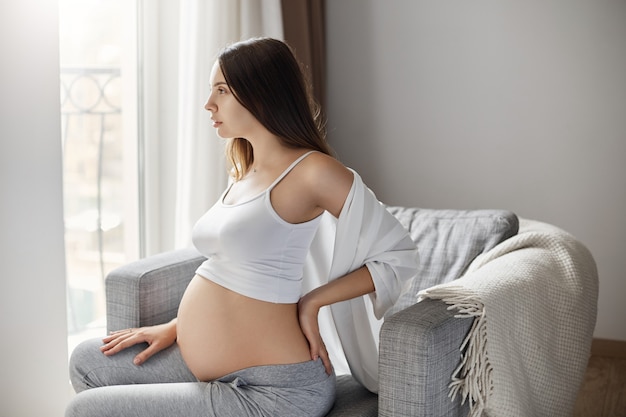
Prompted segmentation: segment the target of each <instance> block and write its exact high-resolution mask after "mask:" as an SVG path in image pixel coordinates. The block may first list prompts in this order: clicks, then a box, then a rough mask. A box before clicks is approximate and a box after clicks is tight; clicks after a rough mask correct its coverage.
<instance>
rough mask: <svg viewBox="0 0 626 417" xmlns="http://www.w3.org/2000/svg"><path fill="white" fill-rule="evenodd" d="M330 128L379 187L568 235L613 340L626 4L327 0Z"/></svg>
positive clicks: (621, 208) (622, 209)
mask: <svg viewBox="0 0 626 417" xmlns="http://www.w3.org/2000/svg"><path fill="white" fill-rule="evenodd" d="M327 25H328V26H327V35H328V43H327V46H328V58H329V59H328V65H329V72H328V77H329V84H328V98H329V103H328V115H329V124H328V128H329V138H330V140H331V142H332V144H333V146H334V147H335V149H336V150H337V151H338V153H339V155H340V157H341V158H342V159H343V160H344V162H346V163H347V164H348V165H351V166H352V167H354V168H355V169H357V170H358V171H359V172H361V174H362V176H363V177H364V179H365V180H366V181H367V182H368V184H370V186H371V187H372V188H373V189H374V191H375V192H376V193H377V195H378V196H379V198H381V199H382V200H383V201H386V202H388V203H391V204H401V205H414V206H418V207H430V208H459V209H465V208H506V209H511V210H513V211H515V212H516V213H517V214H518V215H520V216H522V217H526V218H532V219H538V220H542V221H547V222H550V223H553V224H555V225H557V226H559V227H562V228H564V229H565V230H567V231H569V232H571V233H573V234H574V235H575V236H577V237H578V238H579V239H580V240H581V241H582V242H583V243H585V244H586V245H587V246H588V247H589V249H590V250H591V252H592V253H593V255H594V257H595V259H596V262H597V264H598V269H599V275H600V297H599V310H598V321H597V325H596V331H595V337H599V338H608V339H615V340H626V325H624V317H626V303H624V301H623V299H624V296H625V295H626V279H625V278H626V277H625V275H624V274H625V271H626V220H625V219H624V216H626V164H625V163H624V162H625V157H626V43H625V42H626V2H624V1H618V0H575V1H572V0H547V1H538V0H531V1H521V0H519V1H508V2H502V1H495V0H493V1H485V0H476V1H471V2H468V1H460V0H459V1H435V0H433V1H415V0H404V1H403V0H386V1H380V0H342V1H328V2H327Z"/></svg>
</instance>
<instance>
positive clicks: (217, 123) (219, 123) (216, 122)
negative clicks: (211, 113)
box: [213, 120, 222, 127]
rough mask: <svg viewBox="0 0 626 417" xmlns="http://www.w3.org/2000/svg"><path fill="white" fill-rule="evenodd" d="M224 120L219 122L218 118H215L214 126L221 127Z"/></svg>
mask: <svg viewBox="0 0 626 417" xmlns="http://www.w3.org/2000/svg"><path fill="white" fill-rule="evenodd" d="M221 124H222V122H218V121H217V120H213V127H219V126H220V125H221Z"/></svg>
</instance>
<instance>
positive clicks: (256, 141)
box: [66, 38, 417, 417]
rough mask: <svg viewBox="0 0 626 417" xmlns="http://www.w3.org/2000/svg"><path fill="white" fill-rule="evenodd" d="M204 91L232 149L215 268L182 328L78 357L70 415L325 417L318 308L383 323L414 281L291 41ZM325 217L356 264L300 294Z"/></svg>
mask: <svg viewBox="0 0 626 417" xmlns="http://www.w3.org/2000/svg"><path fill="white" fill-rule="evenodd" d="M210 80H211V93H210V96H209V98H208V101H207V103H206V105H205V108H206V110H207V111H208V112H210V114H211V120H212V122H213V127H214V128H215V129H216V130H217V133H218V135H219V136H220V137H221V138H224V139H225V140H226V141H227V142H226V151H227V157H228V159H229V161H230V162H231V164H232V171H231V173H232V181H231V184H230V186H229V187H228V188H227V189H226V190H225V191H224V193H223V194H222V196H221V197H220V198H219V200H218V201H217V202H216V203H215V205H214V206H213V207H212V208H211V209H210V210H209V211H207V212H206V214H205V215H204V216H202V217H201V218H200V219H199V220H198V222H197V223H196V225H195V227H194V229H193V243H194V245H195V247H196V248H197V249H198V250H199V251H200V252H201V253H202V254H204V255H205V256H206V257H207V260H206V261H205V262H204V263H202V265H201V266H200V267H199V268H198V269H197V271H196V275H195V276H194V277H193V279H192V280H191V282H190V283H189V286H188V287H187V289H186V291H185V293H184V295H183V298H182V301H181V303H180V307H179V310H178V315H177V318H176V319H174V320H172V321H171V322H169V323H165V324H161V325H158V326H151V327H144V328H137V329H124V330H120V331H116V332H113V333H112V334H110V335H109V336H108V337H106V338H104V339H98V340H91V341H87V342H85V343H83V344H81V345H80V346H79V347H77V348H76V350H75V351H74V353H73V355H72V359H71V364H70V367H71V369H70V372H71V377H72V383H73V386H74V389H75V390H76V391H77V392H78V395H76V397H75V398H74V399H73V400H72V402H71V403H70V405H69V406H68V409H67V412H66V416H68V417H71V416H93V417H96V416H98V417H106V416H131V415H132V416H146V417H148V416H150V417H154V416H167V417H171V416H185V417H193V416H220V417H224V416H238V417H240V416H272V417H276V416H323V415H325V414H326V413H327V412H328V411H329V410H330V408H331V407H332V405H333V401H334V398H335V375H334V372H333V368H332V365H331V363H330V359H329V354H328V351H327V350H326V347H325V345H324V342H323V341H322V338H321V336H320V329H319V326H318V313H319V310H320V308H322V307H323V306H329V305H333V304H335V303H341V302H345V301H346V300H352V299H355V298H357V297H361V296H363V295H365V294H370V297H371V300H372V302H373V305H374V309H375V311H376V312H377V314H379V315H382V314H383V313H384V311H385V310H386V309H387V308H388V307H390V306H391V305H392V304H393V302H394V301H395V300H396V299H397V298H398V296H399V294H400V291H401V289H402V287H403V286H404V285H405V283H406V282H407V280H409V279H411V278H412V277H413V276H414V274H415V271H416V259H417V255H416V249H415V247H414V244H413V242H412V241H411V239H410V238H409V237H408V235H407V233H406V231H405V230H404V229H403V228H402V227H401V226H400V225H399V223H398V222H397V221H396V220H395V218H393V217H392V216H391V215H390V214H389V213H387V212H386V211H385V209H384V207H383V206H382V205H380V204H379V203H378V202H377V201H376V200H375V197H374V196H373V194H372V193H371V192H370V191H369V190H367V188H366V187H365V186H364V185H363V183H362V182H361V180H360V178H359V176H358V175H357V174H356V173H355V172H354V171H352V170H350V169H348V168H346V167H345V166H344V165H342V164H341V163H340V162H339V161H338V160H337V159H335V158H334V157H333V156H331V151H330V149H329V147H328V145H327V144H326V141H325V136H324V133H323V129H322V127H321V124H320V121H319V120H318V112H316V111H315V106H314V105H313V102H312V100H310V97H309V94H308V88H307V84H306V83H305V80H304V77H303V73H302V71H301V70H300V67H299V65H298V63H297V61H296V60H295V57H294V55H293V53H292V52H291V49H290V48H289V47H288V46H287V45H286V44H285V43H283V42H281V41H278V40H274V39H268V38H261V39H252V40H249V41H244V42H240V43H237V44H234V45H231V46H230V47H228V48H226V49H225V50H224V51H222V53H221V54H220V55H219V57H218V59H217V61H216V63H215V65H214V67H213V70H212V72H211V74H210ZM363 212H365V213H369V214H368V216H367V217H368V218H365V216H364V215H363V214H362V213H363ZM354 213H357V214H354ZM358 213H361V214H360V215H359V214H358ZM324 216H332V218H333V219H334V220H336V221H337V222H338V223H337V230H336V233H337V236H340V235H346V236H348V237H352V238H351V239H348V240H349V241H355V242H357V243H355V245H354V247H353V246H352V245H347V244H346V245H338V246H339V248H335V250H334V253H333V255H332V256H334V257H339V258H341V260H344V261H345V259H347V258H349V259H350V260H349V262H348V264H349V265H350V266H349V267H348V268H347V270H346V271H345V273H342V274H341V276H332V277H321V278H320V277H317V278H318V279H319V280H320V282H321V285H319V286H317V287H316V288H314V289H313V290H312V291H309V292H308V293H306V294H304V295H303V293H302V292H303V276H304V269H305V263H306V262H307V258H308V255H310V252H311V245H312V242H313V241H314V239H315V238H316V234H317V233H318V229H320V223H321V222H322V219H323V217H324ZM342 225H346V226H347V227H343V226H342ZM355 225H356V226H355ZM381 237H384V239H382V238H381ZM336 242H337V241H336ZM383 242H384V243H383ZM361 249H364V250H361ZM331 262H333V263H334V262H335V260H334V259H333V260H332V261H331ZM344 263H345V262H344ZM309 288H310V287H309ZM336 319H337V318H336ZM338 321H339V322H341V321H342V320H341V317H339V318H338ZM342 326H343V327H345V326H348V327H350V326H351V324H350V323H349V320H346V322H344V323H342V325H339V326H338V329H339V330H341V328H342Z"/></svg>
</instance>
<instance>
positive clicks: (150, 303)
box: [106, 207, 518, 417]
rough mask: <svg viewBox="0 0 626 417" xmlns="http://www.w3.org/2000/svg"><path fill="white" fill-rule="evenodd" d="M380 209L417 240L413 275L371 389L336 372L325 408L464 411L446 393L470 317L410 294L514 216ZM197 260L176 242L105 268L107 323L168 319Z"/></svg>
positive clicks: (512, 224) (441, 277)
mask: <svg viewBox="0 0 626 417" xmlns="http://www.w3.org/2000/svg"><path fill="white" fill-rule="evenodd" d="M387 209H388V210H389V211H390V212H391V213H392V214H393V215H395V216H396V217H397V218H398V219H399V220H400V222H401V223H402V224H403V225H404V226H405V227H406V228H407V230H408V231H409V233H410V235H411V237H412V238H413V240H414V241H415V242H416V243H417V245H418V249H419V253H420V271H419V274H418V278H419V279H417V280H416V281H415V282H413V284H412V288H411V291H410V292H408V293H407V294H405V295H404V296H403V297H401V299H400V300H399V303H398V306H397V307H396V308H395V311H393V312H392V313H394V314H393V315H392V316H391V317H389V318H388V319H387V320H385V323H384V324H383V327H382V329H381V333H380V354H379V393H378V395H376V394H373V393H371V392H369V391H367V390H366V389H364V388H363V387H362V386H360V385H359V384H358V383H357V382H356V381H355V380H354V379H353V378H352V377H351V376H350V375H340V376H339V377H338V380H337V382H338V392H337V400H336V402H335V405H334V407H333V409H332V410H331V411H330V413H329V414H328V416H333V417H336V416H376V415H381V416H395V417H400V416H407V417H408V416H411V417H415V416H465V415H467V413H468V404H467V403H465V404H464V405H462V404H461V401H460V398H459V397H457V398H455V399H450V398H449V396H448V393H449V387H448V386H449V383H450V378H451V375H452V374H453V372H454V370H455V369H456V368H457V366H458V364H459V361H460V358H461V352H460V346H461V344H462V342H463V340H464V339H465V336H466V335H467V333H468V331H469V329H470V327H471V325H472V321H473V319H470V318H466V319H459V318H455V317H454V312H451V311H449V309H448V306H447V305H446V304H444V303H443V302H441V301H438V300H428V299H427V300H424V301H422V302H419V303H416V294H417V292H418V291H419V290H421V289H425V288H429V287H431V286H434V285H437V284H440V283H444V282H449V281H451V280H454V279H456V278H458V277H460V276H461V275H462V274H463V272H464V271H465V269H466V268H467V266H468V265H469V263H470V262H471V261H472V260H473V259H474V258H475V257H476V256H478V255H479V254H481V253H484V252H486V251H488V250H490V249H492V248H493V247H495V246H496V245H498V244H499V243H500V242H502V241H504V240H506V239H508V238H509V237H511V236H513V235H515V234H516V233H517V230H518V219H517V217H516V216H515V214H513V213H511V212H509V211H504V210H467V211H463V210H432V209H418V208H403V207H387ZM203 260H204V258H203V257H202V256H201V255H199V254H198V253H197V252H196V251H195V250H193V249H184V250H177V251H172V252H167V253H163V254H159V255H154V256H151V257H148V258H146V259H142V260H139V261H136V262H132V263H130V264H128V265H125V266H123V267H121V268H118V269H116V270H114V271H112V272H111V273H110V274H109V275H108V276H107V279H106V298H107V300H106V301H107V320H108V321H107V327H108V330H109V331H111V330H117V329H123V328H129V327H140V326H146V325H153V324H159V323H163V322H166V321H169V320H171V319H172V318H173V317H175V315H176V313H177V309H178V303H179V302H180V299H181V297H182V294H183V292H184V290H185V288H186V286H187V284H188V282H189V280H190V279H191V278H192V277H193V275H194V271H195V269H196V268H197V267H198V265H199V264H200V263H201V262H202V261H203Z"/></svg>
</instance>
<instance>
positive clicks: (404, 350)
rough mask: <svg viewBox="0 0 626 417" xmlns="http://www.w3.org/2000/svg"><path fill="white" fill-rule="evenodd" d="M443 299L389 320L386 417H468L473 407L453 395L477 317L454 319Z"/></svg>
mask: <svg viewBox="0 0 626 417" xmlns="http://www.w3.org/2000/svg"><path fill="white" fill-rule="evenodd" d="M447 307H448V306H447V305H446V304H444V303H443V302H441V301H438V300H424V301H422V302H420V303H418V304H415V305H413V306H411V307H409V308H407V309H405V310H403V311H401V312H399V313H397V314H395V315H394V316H392V317H390V318H389V319H387V320H386V321H385V323H384V324H383V327H382V329H381V332H380V354H379V364H378V368H379V382H380V384H379V386H380V389H379V392H378V396H379V399H378V401H379V410H380V414H379V415H381V416H394V417H428V416H447V417H457V416H458V417H460V416H466V415H467V413H468V411H469V409H468V404H467V403H466V404H465V405H464V406H462V405H461V398H454V399H450V398H449V397H448V393H449V388H448V385H449V384H450V377H451V375H452V374H453V372H454V370H455V369H456V368H457V366H458V365H459V363H460V360H461V351H460V349H459V347H460V346H461V344H462V343H463V340H464V339H465V336H466V335H467V333H468V332H469V330H470V328H471V326H472V322H473V319H458V318H454V312H452V311H449V310H448V308H447Z"/></svg>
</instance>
